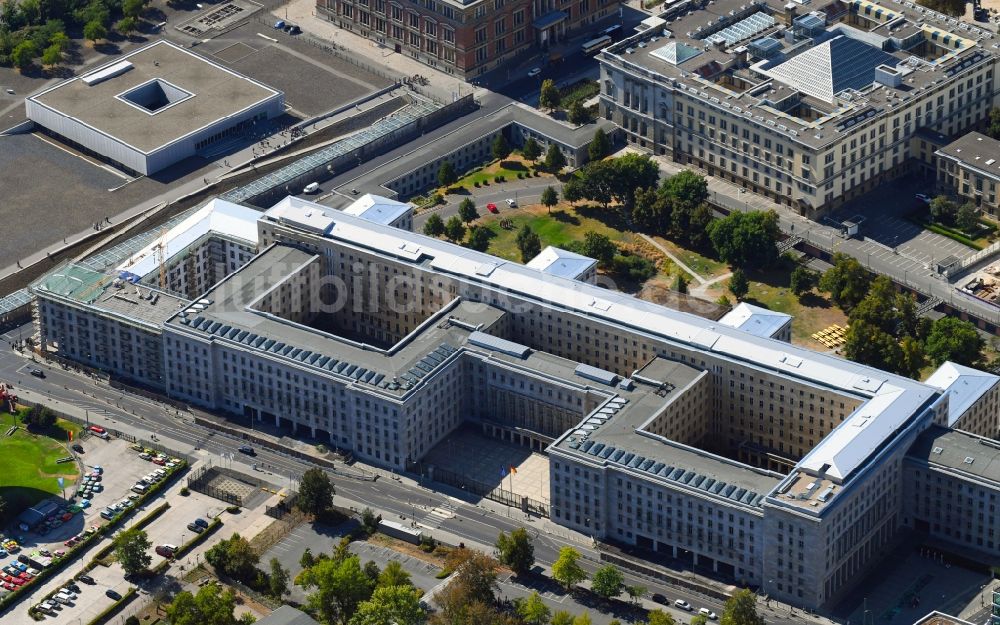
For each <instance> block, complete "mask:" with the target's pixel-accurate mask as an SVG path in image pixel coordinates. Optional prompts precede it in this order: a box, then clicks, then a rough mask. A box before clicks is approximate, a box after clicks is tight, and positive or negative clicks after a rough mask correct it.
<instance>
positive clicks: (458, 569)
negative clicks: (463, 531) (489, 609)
mask: <svg viewBox="0 0 1000 625" xmlns="http://www.w3.org/2000/svg"><path fill="white" fill-rule="evenodd" d="M445 567H446V568H449V569H451V570H452V571H454V572H455V573H454V575H455V577H454V579H453V580H452V585H453V586H456V587H458V588H459V589H461V595H462V596H463V597H464V600H465V601H478V602H482V603H487V604H491V603H493V600H494V592H495V591H496V587H497V572H498V571H499V569H500V563H499V562H498V561H497V560H496V559H495V558H493V557H491V556H488V555H486V554H485V553H482V552H481V551H476V550H475V549H455V550H452V552H451V553H449V554H448V557H447V558H446V559H445Z"/></svg>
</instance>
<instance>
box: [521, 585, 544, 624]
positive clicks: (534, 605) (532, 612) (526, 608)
mask: <svg viewBox="0 0 1000 625" xmlns="http://www.w3.org/2000/svg"><path fill="white" fill-rule="evenodd" d="M517 614H518V616H520V617H521V620H523V621H524V622H525V624H526V625H547V624H548V622H549V617H550V615H551V611H550V610H549V606H547V605H545V602H544V601H542V597H541V595H539V594H538V591H535V592H532V593H531V594H530V595H528V596H527V597H525V598H524V599H520V600H518V601H517Z"/></svg>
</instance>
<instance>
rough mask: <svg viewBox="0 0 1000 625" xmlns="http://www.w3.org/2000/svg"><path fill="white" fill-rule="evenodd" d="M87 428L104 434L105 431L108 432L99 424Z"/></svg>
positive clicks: (95, 432)
mask: <svg viewBox="0 0 1000 625" xmlns="http://www.w3.org/2000/svg"><path fill="white" fill-rule="evenodd" d="M87 429H89V430H90V431H91V432H93V433H94V434H104V433H105V432H107V430H105V429H104V428H102V427H101V426H99V425H92V426H90V427H89V428H87Z"/></svg>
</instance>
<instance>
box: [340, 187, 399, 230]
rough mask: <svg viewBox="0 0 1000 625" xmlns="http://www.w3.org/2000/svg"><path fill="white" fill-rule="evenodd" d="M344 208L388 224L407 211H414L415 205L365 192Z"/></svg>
mask: <svg viewBox="0 0 1000 625" xmlns="http://www.w3.org/2000/svg"><path fill="white" fill-rule="evenodd" d="M343 210H344V212H345V213H347V214H348V215H357V216H358V217H363V218H364V219H367V220H368V221H374V222H375V223H378V224H385V225H387V226H388V225H391V224H392V223H393V222H394V221H396V220H397V219H399V218H400V217H402V216H403V215H405V214H406V213H409V212H411V211H413V205H412V204H409V203H407V202H397V201H396V200H390V199H389V198H387V197H382V196H381V195H372V194H371V193H365V194H364V195H362V196H361V197H359V198H358V199H356V200H354V202H352V203H351V204H350V205H349V206H346V207H345V208H344V209H343Z"/></svg>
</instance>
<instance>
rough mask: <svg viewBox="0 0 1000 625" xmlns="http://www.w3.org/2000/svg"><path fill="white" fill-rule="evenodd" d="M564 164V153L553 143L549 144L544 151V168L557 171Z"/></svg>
mask: <svg viewBox="0 0 1000 625" xmlns="http://www.w3.org/2000/svg"><path fill="white" fill-rule="evenodd" d="M565 166H566V155H565V154H563V153H562V150H560V149H559V146H558V145H556V144H555V143H552V144H550V145H549V149H548V150H546V152H545V169H547V170H549V171H550V172H552V173H554V174H555V173H559V172H560V171H562V168H563V167H565Z"/></svg>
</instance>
